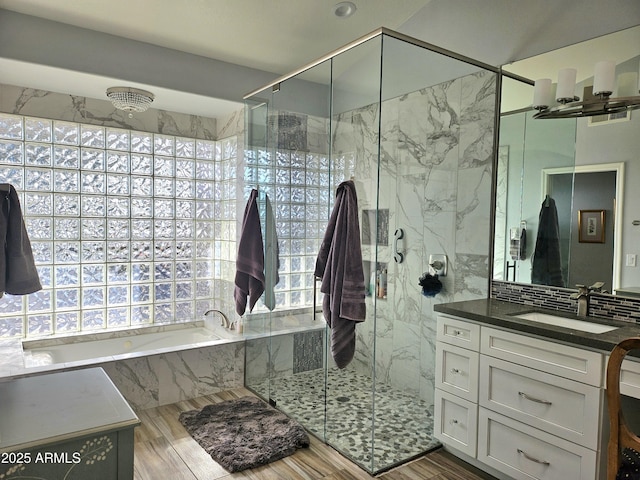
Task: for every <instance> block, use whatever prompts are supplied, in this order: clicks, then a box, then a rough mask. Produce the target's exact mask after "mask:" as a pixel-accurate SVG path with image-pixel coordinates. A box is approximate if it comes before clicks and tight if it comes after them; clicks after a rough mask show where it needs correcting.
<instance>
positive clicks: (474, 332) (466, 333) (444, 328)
mask: <svg viewBox="0 0 640 480" xmlns="http://www.w3.org/2000/svg"><path fill="white" fill-rule="evenodd" d="M437 328H438V331H437V334H436V335H437V340H438V341H439V342H445V343H449V344H451V345H457V346H458V347H462V348H467V349H469V350H475V351H478V350H479V349H480V325H478V324H476V323H471V322H469V321H467V320H462V319H458V318H455V317H450V316H448V315H444V314H442V313H440V314H438V327H437Z"/></svg>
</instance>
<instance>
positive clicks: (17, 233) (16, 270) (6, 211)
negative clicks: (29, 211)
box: [0, 185, 42, 297]
mask: <svg viewBox="0 0 640 480" xmlns="http://www.w3.org/2000/svg"><path fill="white" fill-rule="evenodd" d="M7 187H8V189H9V191H8V192H4V191H3V192H2V198H0V202H1V203H2V209H1V211H0V242H2V246H3V248H4V252H3V255H1V256H0V297H2V295H3V293H4V292H6V293H9V294H11V295H26V294H28V293H33V292H37V291H38V290H42V285H41V284H40V277H39V276H38V271H37V270H36V265H35V262H34V259H33V252H32V250H31V242H30V241H29V236H28V235H27V229H26V227H25V225H24V220H23V218H22V209H21V208H20V200H19V199H18V193H17V192H16V189H15V188H13V186H11V185H8V186H5V188H7Z"/></svg>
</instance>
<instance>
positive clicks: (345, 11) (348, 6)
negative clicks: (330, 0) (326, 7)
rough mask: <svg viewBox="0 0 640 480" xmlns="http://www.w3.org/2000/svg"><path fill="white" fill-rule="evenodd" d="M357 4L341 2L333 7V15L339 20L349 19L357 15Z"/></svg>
mask: <svg viewBox="0 0 640 480" xmlns="http://www.w3.org/2000/svg"><path fill="white" fill-rule="evenodd" d="M356 10H357V8H356V4H355V3H353V2H340V3H336V4H335V5H334V6H333V14H334V15H335V16H336V17H339V18H348V17H350V16H351V15H353V14H354V13H356Z"/></svg>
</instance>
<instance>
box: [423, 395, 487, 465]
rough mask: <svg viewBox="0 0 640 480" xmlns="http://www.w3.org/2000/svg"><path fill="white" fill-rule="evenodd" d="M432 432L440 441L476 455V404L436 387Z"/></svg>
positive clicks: (472, 455) (473, 455)
mask: <svg viewBox="0 0 640 480" xmlns="http://www.w3.org/2000/svg"><path fill="white" fill-rule="evenodd" d="M433 423H434V424H433V433H434V435H435V437H436V438H437V439H438V440H440V441H441V442H442V443H445V444H447V445H450V446H451V447H453V448H455V449H457V450H460V451H461V452H463V453H466V454H467V455H469V456H470V457H475V456H476V434H477V426H478V406H477V405H476V404H475V403H471V402H469V401H467V400H464V399H462V398H460V397H456V396H455V395H451V394H450V393H447V392H444V391H442V390H440V389H436V395H435V404H434V422H433Z"/></svg>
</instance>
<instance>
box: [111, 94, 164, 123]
mask: <svg viewBox="0 0 640 480" xmlns="http://www.w3.org/2000/svg"><path fill="white" fill-rule="evenodd" d="M107 97H109V100H111V103H113V106H114V107H116V108H117V109H118V110H124V111H125V112H129V118H131V117H133V112H138V113H141V112H144V111H146V110H147V109H148V108H149V106H150V105H151V102H153V100H154V98H155V95H154V94H153V93H151V92H147V91H146V90H141V89H139V88H132V87H111V88H108V89H107Z"/></svg>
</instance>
